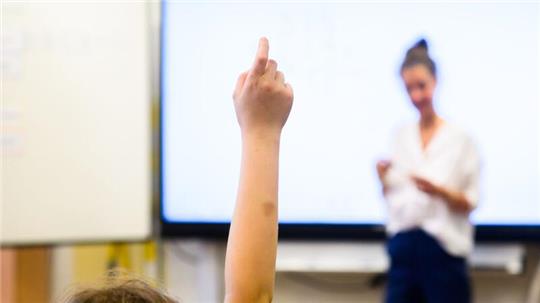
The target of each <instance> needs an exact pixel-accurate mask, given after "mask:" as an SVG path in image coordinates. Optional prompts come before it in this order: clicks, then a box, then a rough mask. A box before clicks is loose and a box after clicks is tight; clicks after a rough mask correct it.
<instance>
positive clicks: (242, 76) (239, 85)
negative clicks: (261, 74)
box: [233, 72, 247, 98]
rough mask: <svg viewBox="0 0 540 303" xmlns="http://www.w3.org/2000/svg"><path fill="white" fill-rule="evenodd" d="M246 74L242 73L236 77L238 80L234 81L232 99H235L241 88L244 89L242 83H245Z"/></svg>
mask: <svg viewBox="0 0 540 303" xmlns="http://www.w3.org/2000/svg"><path fill="white" fill-rule="evenodd" d="M246 77H247V72H243V73H241V74H240V76H238V80H236V87H235V88H234V92H233V98H234V97H236V95H238V94H239V93H240V91H241V90H242V87H244V83H245V82H246Z"/></svg>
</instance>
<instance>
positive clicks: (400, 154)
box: [384, 123, 480, 257]
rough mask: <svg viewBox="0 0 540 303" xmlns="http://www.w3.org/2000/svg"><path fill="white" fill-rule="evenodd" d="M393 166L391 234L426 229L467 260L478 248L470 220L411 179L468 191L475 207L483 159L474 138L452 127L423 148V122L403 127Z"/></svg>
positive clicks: (447, 126) (389, 178) (389, 179)
mask: <svg viewBox="0 0 540 303" xmlns="http://www.w3.org/2000/svg"><path fill="white" fill-rule="evenodd" d="M390 160H391V162H392V165H391V167H390V169H389V171H388V173H387V174H386V176H385V180H384V182H385V184H387V186H388V190H387V192H386V194H385V197H386V200H387V202H388V203H387V205H388V223H387V232H388V234H389V235H390V236H391V235H394V234H396V233H398V232H401V231H406V230H409V229H413V228H422V229H423V230H424V231H426V232H427V233H429V234H430V235H432V236H433V237H435V238H436V239H437V240H438V241H439V243H440V244H441V245H442V246H443V247H444V248H445V249H446V251H447V252H448V253H449V254H451V255H455V256H463V257H466V256H467V255H468V254H469V253H470V252H471V250H472V248H473V236H474V227H473V225H472V224H471V222H470V221H469V216H468V215H466V214H463V213H458V212H455V211H453V210H452V209H450V208H449V207H448V204H447V203H446V202H445V201H443V200H442V199H441V198H438V197H434V196H431V195H428V194H426V193H424V192H422V191H420V190H418V189H417V187H416V185H415V184H414V182H413V181H412V180H411V178H410V176H411V175H417V176H420V177H423V178H426V179H427V180H428V181H430V182H432V183H433V184H436V185H442V186H444V187H445V188H448V189H451V190H457V191H460V192H463V193H464V194H465V195H466V197H467V199H468V200H469V202H471V203H472V204H473V207H475V206H476V205H477V203H478V199H479V175H480V159H479V156H478V152H477V150H476V147H475V145H474V144H473V142H472V140H471V138H470V137H469V136H467V135H466V134H465V132H463V131H462V130H460V129H458V128H457V127H455V126H452V125H450V124H448V123H445V124H443V125H442V126H441V127H440V128H439V129H438V130H437V132H436V133H435V135H434V136H433V138H432V139H431V141H430V143H429V144H428V146H427V148H426V149H425V150H423V149H422V140H421V136H420V127H419V125H418V123H414V124H412V125H408V126H406V127H403V128H402V129H401V130H400V131H399V132H398V133H397V134H396V137H395V138H394V146H393V151H392V156H391V159H390Z"/></svg>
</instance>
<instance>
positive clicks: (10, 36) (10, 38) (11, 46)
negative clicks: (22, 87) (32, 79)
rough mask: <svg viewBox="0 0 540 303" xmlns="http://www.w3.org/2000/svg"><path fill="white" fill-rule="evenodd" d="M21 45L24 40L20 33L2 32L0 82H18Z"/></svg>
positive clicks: (20, 69)
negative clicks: (0, 72)
mask: <svg viewBox="0 0 540 303" xmlns="http://www.w3.org/2000/svg"><path fill="white" fill-rule="evenodd" d="M23 45H24V39H23V35H22V33H21V32H20V31H9V30H4V31H3V33H2V56H0V65H1V69H2V75H3V78H2V80H4V81H9V80H18V79H19V78H20V77H21V71H22V62H23Z"/></svg>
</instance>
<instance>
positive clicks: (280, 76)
mask: <svg viewBox="0 0 540 303" xmlns="http://www.w3.org/2000/svg"><path fill="white" fill-rule="evenodd" d="M276 81H278V82H279V83H282V84H285V75H284V74H283V73H282V72H280V71H278V72H276Z"/></svg>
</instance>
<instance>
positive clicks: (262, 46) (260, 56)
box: [250, 37, 269, 76]
mask: <svg viewBox="0 0 540 303" xmlns="http://www.w3.org/2000/svg"><path fill="white" fill-rule="evenodd" d="M268 49H269V45H268V39H266V38H265V37H262V38H261V39H260V40H259V48H258V49H257V54H256V55H255V61H254V62H253V66H252V67H251V71H250V73H251V74H252V75H254V76H260V75H262V74H264V71H265V69H266V64H267V62H268Z"/></svg>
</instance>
